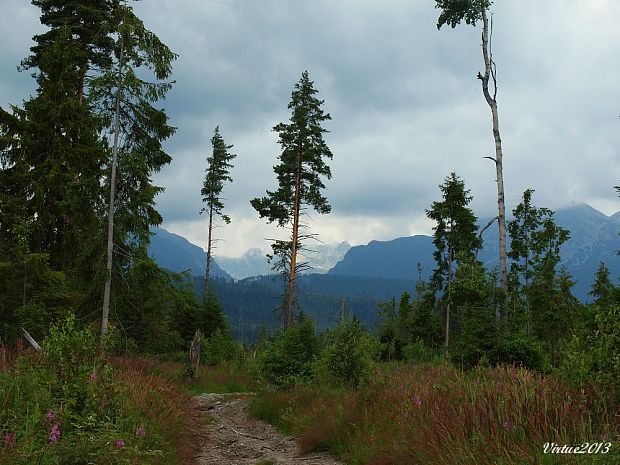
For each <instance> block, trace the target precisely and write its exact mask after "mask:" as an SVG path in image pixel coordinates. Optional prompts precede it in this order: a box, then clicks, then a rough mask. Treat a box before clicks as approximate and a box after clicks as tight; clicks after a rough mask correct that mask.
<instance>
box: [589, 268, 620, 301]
mask: <svg viewBox="0 0 620 465" xmlns="http://www.w3.org/2000/svg"><path fill="white" fill-rule="evenodd" d="M588 295H590V296H592V297H594V303H595V304H598V305H601V306H603V307H607V306H609V305H612V304H613V303H614V302H618V301H619V300H620V295H619V291H618V289H617V288H616V287H615V286H614V284H613V283H612V282H611V279H609V269H608V268H607V267H606V266H605V264H604V263H603V262H601V264H600V265H599V268H598V270H597V271H596V277H595V280H594V284H592V289H591V290H590V292H589V293H588Z"/></svg>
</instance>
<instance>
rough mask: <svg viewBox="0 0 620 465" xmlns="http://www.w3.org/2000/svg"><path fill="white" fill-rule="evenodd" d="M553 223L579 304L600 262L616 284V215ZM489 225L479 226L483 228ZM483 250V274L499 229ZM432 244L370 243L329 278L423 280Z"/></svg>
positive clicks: (578, 212) (619, 226)
mask: <svg viewBox="0 0 620 465" xmlns="http://www.w3.org/2000/svg"><path fill="white" fill-rule="evenodd" d="M554 219H555V222H556V224H557V225H558V226H561V227H563V228H565V229H568V230H569V231H570V239H569V240H568V241H567V242H566V243H565V244H564V245H563V246H562V248H561V251H560V256H561V259H562V263H561V265H562V266H564V267H565V268H566V270H567V271H568V272H569V273H570V274H571V276H572V278H573V280H574V281H575V286H574V287H573V294H574V295H575V296H576V297H578V298H579V299H580V300H582V301H587V300H588V295H587V294H588V292H589V291H590V289H591V287H592V283H593V282H594V275H595V273H596V270H597V269H598V267H599V264H600V262H604V263H605V265H606V266H607V268H609V271H610V275H611V278H612V280H613V281H614V282H616V283H617V282H618V279H619V278H620V257H618V255H617V251H618V250H620V237H619V236H618V231H619V230H620V212H618V213H616V214H614V215H612V216H606V215H605V214H603V213H601V212H599V211H598V210H596V209H594V208H592V207H591V206H589V205H587V204H580V205H575V206H571V207H567V208H564V209H560V210H558V211H557V212H556V214H555V215H554ZM486 223H487V220H486V219H484V220H482V221H479V224H481V225H484V224H486ZM483 239H484V245H483V248H482V250H481V251H480V252H479V254H478V259H479V260H480V261H481V262H482V263H483V264H484V265H485V267H486V268H487V269H493V268H496V267H498V264H499V258H498V256H499V245H498V244H499V240H498V233H497V223H495V225H493V226H491V227H489V228H488V229H487V230H486V231H485V233H484V236H483ZM433 250H434V246H433V239H432V237H430V236H423V235H420V236H411V237H400V238H398V239H394V240H391V241H372V242H370V243H369V244H368V245H360V246H355V247H352V248H351V249H350V250H349V252H347V254H346V255H345V257H344V258H343V259H342V260H341V261H340V262H339V263H337V264H336V266H334V267H333V268H332V269H331V270H330V271H329V274H334V275H349V276H365V277H368V276H377V277H384V278H395V279H411V280H413V279H417V278H418V270H417V264H418V263H420V265H421V267H422V273H421V275H422V276H421V277H422V278H423V279H426V278H427V277H428V276H429V275H430V273H431V272H432V270H433V269H434V268H435V262H434V260H433Z"/></svg>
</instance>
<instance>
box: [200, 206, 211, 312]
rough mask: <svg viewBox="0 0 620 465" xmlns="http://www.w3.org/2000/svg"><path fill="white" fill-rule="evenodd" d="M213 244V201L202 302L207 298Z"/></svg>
mask: <svg viewBox="0 0 620 465" xmlns="http://www.w3.org/2000/svg"><path fill="white" fill-rule="evenodd" d="M212 246H213V202H211V206H210V207H209V237H208V239H207V263H206V265H205V286H204V290H203V293H202V299H203V302H204V303H205V304H206V303H207V301H208V300H209V277H210V275H211V251H212Z"/></svg>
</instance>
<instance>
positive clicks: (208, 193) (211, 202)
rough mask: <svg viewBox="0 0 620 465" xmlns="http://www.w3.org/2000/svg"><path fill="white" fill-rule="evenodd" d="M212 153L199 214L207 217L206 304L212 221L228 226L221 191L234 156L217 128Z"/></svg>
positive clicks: (203, 186) (227, 217)
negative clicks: (203, 205)
mask: <svg viewBox="0 0 620 465" xmlns="http://www.w3.org/2000/svg"><path fill="white" fill-rule="evenodd" d="M211 145H212V146H213V153H212V154H211V156H210V157H208V158H207V169H206V176H205V180H204V183H203V185H202V190H201V191H200V193H201V194H202V201H203V203H205V207H204V208H203V209H202V210H200V213H207V215H208V216H209V229H208V237H207V263H206V266H205V285H204V291H203V300H204V302H207V300H208V299H209V274H210V272H211V261H212V253H213V242H214V239H213V220H214V218H215V217H217V216H219V217H220V218H221V219H222V221H223V222H224V223H226V224H230V217H229V216H228V215H225V214H224V213H223V209H224V203H223V199H222V189H223V188H224V183H225V182H226V181H228V182H232V177H231V176H230V168H232V166H233V165H232V164H231V163H230V162H231V161H232V160H233V159H234V158H235V157H236V155H234V154H232V153H230V152H229V150H230V149H231V148H232V147H233V146H232V145H226V143H225V142H224V139H223V138H222V136H221V135H220V127H219V126H217V127H216V128H215V131H213V137H212V138H211Z"/></svg>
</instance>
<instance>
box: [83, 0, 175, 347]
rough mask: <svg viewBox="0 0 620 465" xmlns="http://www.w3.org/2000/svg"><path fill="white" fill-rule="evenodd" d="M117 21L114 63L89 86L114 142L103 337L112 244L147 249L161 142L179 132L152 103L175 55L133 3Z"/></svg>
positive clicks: (163, 159) (128, 250) (162, 161)
mask: <svg viewBox="0 0 620 465" xmlns="http://www.w3.org/2000/svg"><path fill="white" fill-rule="evenodd" d="M115 18H116V20H117V22H118V23H117V24H118V25H117V29H116V31H115V32H116V34H117V36H116V41H115V47H114V53H115V55H114V60H113V61H114V65H113V66H112V67H110V68H109V69H107V70H105V71H104V72H103V73H101V74H100V75H98V76H97V77H95V78H93V79H92V80H91V81H90V82H89V88H90V93H91V99H92V101H93V102H94V104H95V105H96V106H97V108H98V109H99V111H100V112H101V113H102V115H103V116H104V118H105V122H106V123H107V128H108V130H109V131H110V132H111V133H112V134H113V139H114V142H113V154H112V160H111V163H110V166H109V169H110V173H111V174H110V176H109V178H108V186H107V187H108V189H109V192H110V202H109V205H108V247H107V257H108V259H107V267H106V279H105V281H106V282H105V287H104V296H103V300H104V302H103V314H102V322H101V337H102V339H103V337H104V335H105V332H106V328H107V320H108V312H109V305H110V288H111V282H112V263H113V259H112V255H113V250H114V248H113V246H112V244H115V245H116V246H117V247H119V249H120V250H123V251H124V253H125V255H126V256H128V257H131V254H132V250H134V249H139V250H144V249H145V247H146V245H147V244H148V241H149V236H150V233H149V227H150V226H154V225H158V224H161V222H162V218H161V216H160V215H159V213H158V212H157V210H155V196H156V195H157V194H158V193H160V192H162V191H163V188H161V187H157V186H154V185H153V184H152V181H151V176H152V175H153V174H154V173H156V172H158V171H159V170H160V169H161V168H162V166H164V165H166V164H168V163H170V161H171V157H170V156H169V155H168V154H167V153H166V152H165V151H164V149H163V147H162V142H163V141H164V140H166V139H167V138H169V137H170V136H172V134H174V132H175V128H173V127H172V126H170V125H169V124H168V117H167V115H166V113H165V111H164V110H163V109H158V108H155V107H154V106H153V104H155V103H157V102H158V101H159V100H161V99H163V98H165V96H166V93H167V92H168V91H169V90H170V88H171V86H172V83H171V82H167V81H166V79H168V78H169V77H170V75H171V72H172V61H174V60H175V59H176V55H175V54H174V53H173V52H172V51H171V50H170V49H169V48H168V47H167V46H166V45H165V44H163V43H162V42H161V41H160V40H159V38H158V37H157V36H156V35H155V34H153V33H152V32H151V31H149V30H148V29H146V27H145V26H144V23H143V22H142V21H141V20H140V19H139V18H138V17H137V16H136V15H135V14H134V12H133V9H132V8H131V7H130V6H129V5H127V4H123V5H121V6H119V8H117V10H116V11H115ZM140 68H142V69H143V68H148V69H149V70H151V71H152V72H153V74H154V77H155V79H156V82H149V81H146V80H144V79H142V78H140V77H139V76H138V74H137V73H136V71H137V70H138V69H140ZM117 156H118V157H117ZM117 158H118V186H117V185H116V181H117V180H116V174H117V166H116V163H117ZM114 234H116V235H117V237H116V238H114Z"/></svg>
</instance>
